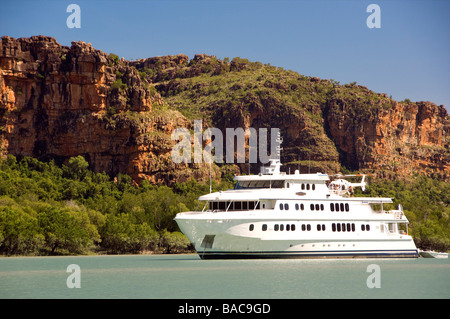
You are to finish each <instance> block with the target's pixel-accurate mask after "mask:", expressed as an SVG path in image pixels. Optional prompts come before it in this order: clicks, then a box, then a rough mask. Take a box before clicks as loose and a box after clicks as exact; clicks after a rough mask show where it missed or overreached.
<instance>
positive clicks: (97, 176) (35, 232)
mask: <svg viewBox="0 0 450 319" xmlns="http://www.w3.org/2000/svg"><path fill="white" fill-rule="evenodd" d="M231 187H232V182H231V181H230V180H225V181H223V182H222V183H221V184H217V183H214V182H213V191H217V190H221V189H228V188H231ZM207 192H209V185H207V184H200V183H197V182H196V181H195V180H191V181H190V182H188V183H181V184H177V185H175V186H174V187H173V188H169V187H167V186H153V185H150V184H149V183H147V182H145V181H144V182H142V183H141V184H140V185H139V186H138V185H134V184H133V183H132V180H131V178H130V177H129V176H127V175H121V174H119V175H118V176H116V177H115V178H114V179H113V180H111V179H110V177H109V176H107V175H106V174H104V173H94V172H92V171H90V170H89V169H88V163H87V162H86V161H85V160H84V158H83V157H81V156H78V157H75V158H71V159H70V160H69V161H68V164H67V166H66V165H63V166H62V167H58V166H57V165H55V164H54V163H51V162H50V163H44V162H40V161H38V160H37V159H34V158H30V157H25V158H23V159H21V160H20V161H18V160H17V159H16V158H15V157H14V156H12V155H9V156H8V157H7V159H5V160H0V253H1V254H4V255H17V254H22V255H27V254H31V255H37V254H39V255H53V254H88V253H97V252H103V253H140V252H143V251H155V252H166V253H169V252H170V253H172V252H183V251H189V249H190V248H191V247H190V243H189V241H188V240H187V238H186V237H185V236H184V235H183V234H181V233H180V232H179V229H178V228H177V225H176V223H175V222H174V221H173V218H174V216H175V215H176V214H177V213H178V212H180V211H185V210H188V209H195V207H196V206H197V198H198V196H200V195H202V194H205V193H207ZM356 195H358V196H360V195H361V196H383V197H392V198H395V202H394V204H392V207H388V206H386V207H385V209H391V208H394V207H396V206H397V205H398V204H402V205H403V207H404V210H405V214H406V216H407V217H408V219H409V220H410V225H409V231H410V234H412V235H413V237H414V239H415V242H416V244H417V246H418V247H421V248H431V249H436V250H440V251H443V250H449V249H450V219H449V216H450V207H449V205H450V196H449V195H450V185H449V184H448V183H445V182H441V181H438V180H434V179H431V178H428V177H425V176H422V175H418V176H413V177H411V179H410V180H409V181H401V180H397V181H391V180H380V179H374V180H372V181H371V183H370V187H369V188H368V189H367V190H366V192H365V193H364V194H362V193H360V192H358V193H357V194H356Z"/></svg>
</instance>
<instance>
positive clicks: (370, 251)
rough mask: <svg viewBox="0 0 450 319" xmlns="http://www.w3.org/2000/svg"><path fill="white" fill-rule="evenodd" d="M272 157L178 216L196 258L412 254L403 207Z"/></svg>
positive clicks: (350, 256)
mask: <svg viewBox="0 0 450 319" xmlns="http://www.w3.org/2000/svg"><path fill="white" fill-rule="evenodd" d="M280 167H281V163H280V161H279V160H278V159H273V160H270V166H269V167H262V168H261V173H260V174H258V175H248V176H236V177H235V180H236V182H237V183H236V185H235V188H234V189H232V190H227V191H220V192H215V193H210V194H206V195H204V196H200V197H199V202H200V205H199V207H198V209H197V211H191V212H184V213H179V214H177V215H176V217H175V220H176V222H177V223H178V226H179V227H180V230H181V231H182V232H183V233H184V234H185V235H186V236H187V237H188V238H189V240H190V241H191V243H192V244H193V245H194V246H195V249H196V251H197V253H198V254H199V256H200V257H201V258H202V259H212V258H220V259H222V258H363V257H369V258H373V257H382V258H385V257H397V258H399V257H418V256H419V254H418V249H417V248H416V246H415V244H414V241H413V239H412V237H411V236H409V235H408V233H407V232H408V227H407V224H408V220H407V218H406V217H405V215H404V213H403V210H402V207H401V205H399V207H398V209H397V210H383V204H385V203H392V199H391V198H372V197H352V191H351V190H352V188H353V187H358V186H359V187H362V188H364V187H365V181H364V177H363V180H362V182H361V183H350V182H349V181H347V180H346V179H343V178H340V179H338V180H335V181H333V182H331V183H330V178H329V176H328V175H326V174H321V173H316V174H300V173H299V171H295V173H294V174H286V173H283V172H280Z"/></svg>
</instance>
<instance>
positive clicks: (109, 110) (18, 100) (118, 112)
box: [0, 36, 209, 183]
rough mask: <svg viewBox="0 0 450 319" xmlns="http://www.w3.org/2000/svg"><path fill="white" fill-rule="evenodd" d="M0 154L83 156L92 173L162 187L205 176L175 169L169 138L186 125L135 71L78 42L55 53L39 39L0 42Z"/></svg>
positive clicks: (197, 170) (199, 170)
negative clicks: (121, 175)
mask: <svg viewBox="0 0 450 319" xmlns="http://www.w3.org/2000/svg"><path fill="white" fill-rule="evenodd" d="M0 68H1V69H0V71H1V74H0V146H1V154H2V156H5V155H7V154H13V155H16V156H34V157H38V158H40V159H49V158H53V159H56V160H57V161H59V162H64V161H67V160H68V158H70V157H72V156H77V155H83V156H84V157H85V158H86V160H87V161H88V162H89V163H90V167H91V168H92V169H94V170H95V171H98V172H101V171H105V172H107V173H109V174H111V175H115V174H117V173H119V172H120V173H126V174H129V175H130V176H131V177H132V178H133V179H135V180H137V181H140V180H143V179H147V180H149V181H150V182H152V183H170V182H175V181H177V180H178V181H180V180H186V179H188V178H189V177H190V176H191V175H192V176H194V177H196V178H197V179H202V178H207V176H209V172H208V171H207V170H205V169H204V168H203V167H202V165H198V166H197V167H194V166H188V165H181V164H180V165H176V164H174V163H173V162H172V160H171V156H170V151H171V149H172V147H173V144H174V142H173V141H171V139H170V134H171V133H172V131H173V130H174V129H175V128H177V127H190V125H191V124H190V123H188V122H187V121H186V119H185V118H184V117H183V116H182V115H181V114H180V113H178V112H176V111H167V112H164V113H163V112H159V111H156V112H152V105H153V104H155V105H156V106H160V104H162V103H163V102H162V101H161V98H160V96H159V95H158V94H157V93H153V94H152V93H151V90H150V89H149V87H148V84H145V83H143V82H142V81H141V79H140V77H139V74H138V72H137V71H136V69H135V68H133V67H129V66H127V63H125V62H123V61H122V62H121V61H118V59H117V57H116V59H114V57H111V56H110V57H108V56H107V55H106V54H105V53H103V52H102V51H99V50H96V49H94V48H92V46H91V45H90V44H87V43H84V42H72V46H71V47H65V46H61V45H60V44H58V43H57V42H56V40H55V39H53V38H51V37H45V36H34V37H31V38H20V39H13V38H10V37H7V36H6V37H2V39H1V42H0Z"/></svg>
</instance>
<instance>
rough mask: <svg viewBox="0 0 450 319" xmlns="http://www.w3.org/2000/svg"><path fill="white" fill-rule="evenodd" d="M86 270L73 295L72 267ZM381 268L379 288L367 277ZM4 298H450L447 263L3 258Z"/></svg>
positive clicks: (0, 272) (138, 257)
mask: <svg viewBox="0 0 450 319" xmlns="http://www.w3.org/2000/svg"><path fill="white" fill-rule="evenodd" d="M70 264H76V265H78V266H79V267H80V276H79V277H78V279H79V281H78V282H79V283H80V285H81V287H80V288H68V286H67V282H66V281H67V278H68V277H69V276H70V275H72V273H71V272H67V266H68V265H70ZM371 264H376V265H378V266H379V272H378V273H377V274H379V276H378V277H377V278H378V279H379V280H378V281H377V282H378V283H379V284H380V288H368V286H367V281H368V277H369V276H371V275H374V274H375V273H372V271H369V272H368V271H367V270H368V269H367V267H368V266H369V265H371ZM0 298H3V299H5V298H31V299H34V298H44V299H45V298H58V299H60V298H64V299H65V298H70V299H72V298H88V299H89V298H138V299H139V298H164V299H165V298H170V299H172V298H173V299H180V298H181V299H185V298H189V299H197V298H202V299H203V298H208V299H209V298H219V299H224V298H238V299H240V298H245V299H258V298H261V299H262V298H269V299H278V298H283V299H291V298H446V299H448V298H450V261H449V259H426V258H419V259H395V260H389V259H371V260H368V259H361V260H300V259H295V260H291V259H289V260H200V259H199V258H198V257H197V256H196V255H131V256H76V257H12V258H0Z"/></svg>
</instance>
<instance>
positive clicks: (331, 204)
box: [330, 203, 334, 212]
mask: <svg viewBox="0 0 450 319" xmlns="http://www.w3.org/2000/svg"><path fill="white" fill-rule="evenodd" d="M330 209H331V211H332V212H334V204H333V203H330Z"/></svg>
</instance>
